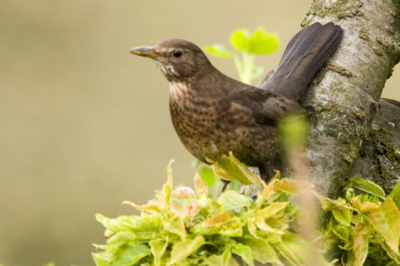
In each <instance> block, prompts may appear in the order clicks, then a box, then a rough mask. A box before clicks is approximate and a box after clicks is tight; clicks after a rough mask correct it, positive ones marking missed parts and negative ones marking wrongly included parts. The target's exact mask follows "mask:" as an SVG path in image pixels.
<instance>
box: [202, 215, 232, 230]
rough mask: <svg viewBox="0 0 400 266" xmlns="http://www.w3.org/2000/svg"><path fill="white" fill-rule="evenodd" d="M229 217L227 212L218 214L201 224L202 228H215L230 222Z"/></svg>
mask: <svg viewBox="0 0 400 266" xmlns="http://www.w3.org/2000/svg"><path fill="white" fill-rule="evenodd" d="M231 219H232V218H231V216H230V215H229V213H227V212H223V213H218V214H216V215H214V216H213V217H211V218H209V219H207V220H205V221H204V222H203V226H204V227H215V226H220V225H223V224H226V223H228V222H230V220H231Z"/></svg>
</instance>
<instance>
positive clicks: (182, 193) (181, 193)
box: [171, 187, 196, 199]
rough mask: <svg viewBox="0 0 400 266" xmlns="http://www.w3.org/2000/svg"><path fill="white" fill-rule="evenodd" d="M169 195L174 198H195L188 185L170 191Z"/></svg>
mask: <svg viewBox="0 0 400 266" xmlns="http://www.w3.org/2000/svg"><path fill="white" fill-rule="evenodd" d="M171 197H173V198H175V199H189V198H195V197H196V193H195V192H194V190H193V189H192V188H190V187H180V188H178V189H175V190H174V191H172V193H171Z"/></svg>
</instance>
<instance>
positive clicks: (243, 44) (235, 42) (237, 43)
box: [230, 30, 248, 52]
mask: <svg viewBox="0 0 400 266" xmlns="http://www.w3.org/2000/svg"><path fill="white" fill-rule="evenodd" d="M247 35H248V32H247V30H236V31H234V32H233V33H232V34H231V37H230V41H231V45H232V46H233V48H235V49H236V50H238V51H240V52H244V51H246V50H247V47H248V37H247Z"/></svg>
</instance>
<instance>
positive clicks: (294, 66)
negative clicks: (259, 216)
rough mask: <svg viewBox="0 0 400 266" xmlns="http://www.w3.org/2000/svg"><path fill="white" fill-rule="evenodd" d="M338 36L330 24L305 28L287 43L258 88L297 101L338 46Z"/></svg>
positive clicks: (339, 33) (316, 24)
mask: <svg viewBox="0 0 400 266" xmlns="http://www.w3.org/2000/svg"><path fill="white" fill-rule="evenodd" d="M342 35H343V30H342V29H341V28H340V26H338V25H335V24H333V23H332V22H330V23H327V24H325V25H321V24H320V23H318V22H317V23H314V24H312V25H310V26H307V27H305V28H304V29H302V30H301V31H299V32H298V33H297V34H296V35H295V36H294V37H293V38H292V39H291V41H290V42H289V44H288V45H287V47H286V50H285V52H284V54H283V56H282V59H281V62H280V63H279V65H278V67H277V68H276V69H275V72H274V73H273V74H272V75H270V76H267V77H266V78H264V79H263V80H262V81H261V82H260V84H259V85H258V87H259V88H262V89H265V90H267V91H269V92H272V93H274V94H277V95H282V96H285V97H287V98H289V99H291V100H293V101H299V100H300V99H301V98H302V96H303V95H304V92H305V90H306V88H307V85H308V83H309V82H310V81H311V79H312V78H313V77H314V75H315V74H316V73H317V71H318V70H319V69H320V67H321V66H322V65H323V64H324V62H325V61H326V60H327V58H328V57H329V56H330V55H331V54H332V52H333V51H334V50H335V49H336V47H337V46H338V45H339V42H340V40H341V38H342Z"/></svg>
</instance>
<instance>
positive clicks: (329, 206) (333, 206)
mask: <svg viewBox="0 0 400 266" xmlns="http://www.w3.org/2000/svg"><path fill="white" fill-rule="evenodd" d="M311 193H312V194H313V195H314V196H315V197H317V199H318V200H319V201H320V202H321V207H322V209H323V210H324V211H333V210H349V209H350V210H351V209H352V208H351V207H350V206H349V204H348V203H347V202H346V201H345V200H344V199H342V198H338V199H337V200H332V199H330V198H328V197H325V196H322V195H320V194H318V193H317V192H315V191H311Z"/></svg>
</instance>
